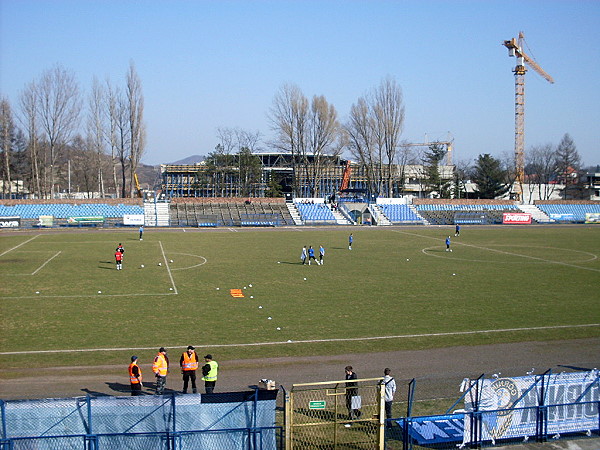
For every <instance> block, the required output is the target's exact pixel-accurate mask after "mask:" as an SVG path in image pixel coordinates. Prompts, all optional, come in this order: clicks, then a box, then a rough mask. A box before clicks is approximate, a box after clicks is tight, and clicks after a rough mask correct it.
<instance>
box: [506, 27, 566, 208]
mask: <svg viewBox="0 0 600 450" xmlns="http://www.w3.org/2000/svg"><path fill="white" fill-rule="evenodd" d="M524 41H525V37H524V35H523V32H522V31H521V32H520V33H519V39H518V40H517V39H515V38H512V39H510V40H508V41H504V43H503V45H504V46H505V47H506V48H507V49H508V56H514V57H516V58H517V64H516V65H515V68H514V69H513V73H514V74H515V181H516V182H517V183H516V190H515V194H516V196H517V197H518V198H517V200H521V194H522V186H523V182H524V180H525V73H526V72H527V68H526V67H525V63H527V65H528V66H529V67H531V68H532V69H533V70H534V71H535V72H537V73H538V74H539V75H541V76H542V77H543V78H545V79H546V81H548V82H549V83H554V79H553V78H552V77H551V76H550V75H548V74H547V73H546V72H545V71H544V69H542V68H541V67H540V66H539V65H538V64H537V63H536V62H535V61H534V60H533V59H532V58H531V57H529V56H528V55H527V54H526V53H525V52H524V51H523V43H524Z"/></svg>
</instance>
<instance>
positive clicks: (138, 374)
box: [129, 356, 142, 395]
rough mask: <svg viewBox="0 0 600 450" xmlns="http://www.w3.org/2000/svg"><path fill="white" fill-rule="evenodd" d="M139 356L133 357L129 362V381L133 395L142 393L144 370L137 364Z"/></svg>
mask: <svg viewBox="0 0 600 450" xmlns="http://www.w3.org/2000/svg"><path fill="white" fill-rule="evenodd" d="M137 359H138V357H137V356H132V357H131V364H129V382H130V383H131V395H141V394H142V370H141V369H140V368H139V366H138V365H137Z"/></svg>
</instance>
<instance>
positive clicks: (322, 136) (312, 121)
mask: <svg viewBox="0 0 600 450" xmlns="http://www.w3.org/2000/svg"><path fill="white" fill-rule="evenodd" d="M308 123H309V126H308V136H307V137H308V139H307V140H308V144H309V145H308V148H309V150H310V152H311V153H312V156H313V161H312V164H307V167H306V170H307V173H308V182H309V186H310V191H311V196H312V197H316V196H318V195H319V194H320V192H319V185H320V181H321V179H322V177H323V172H324V170H325V168H326V162H327V161H331V159H332V158H331V156H336V155H339V154H340V153H341V151H342V147H341V145H339V143H340V141H339V137H340V123H339V122H338V119H337V111H336V109H335V107H334V106H333V105H331V104H329V103H328V102H327V100H326V99H325V97H324V96H322V95H321V96H316V95H315V96H314V97H313V99H312V102H311V109H310V116H309V120H308Z"/></svg>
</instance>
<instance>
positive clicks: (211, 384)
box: [202, 354, 219, 394]
mask: <svg viewBox="0 0 600 450" xmlns="http://www.w3.org/2000/svg"><path fill="white" fill-rule="evenodd" d="M212 358H213V357H212V355H211V354H208V355H206V356H205V357H204V361H206V364H204V365H203V366H202V375H204V376H203V377H202V379H203V380H204V389H205V391H206V393H207V394H212V393H213V392H214V390H215V384H217V373H218V371H219V364H217V362H216V361H213V359H212Z"/></svg>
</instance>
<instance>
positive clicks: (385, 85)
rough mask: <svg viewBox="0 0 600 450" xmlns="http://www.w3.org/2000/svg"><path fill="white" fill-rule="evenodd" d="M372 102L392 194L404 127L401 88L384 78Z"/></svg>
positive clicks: (391, 79)
mask: <svg viewBox="0 0 600 450" xmlns="http://www.w3.org/2000/svg"><path fill="white" fill-rule="evenodd" d="M373 98H374V104H373V106H372V109H373V112H374V114H375V119H376V124H377V130H378V131H377V133H378V135H380V138H379V139H378V140H379V141H380V142H381V144H382V147H383V153H384V154H385V162H386V164H387V166H388V170H387V173H386V178H387V186H388V188H387V191H388V195H389V196H390V197H391V196H392V191H393V189H392V185H393V178H392V167H393V165H394V162H395V161H394V160H395V157H396V149H397V147H398V143H399V139H400V135H401V134H402V129H403V128H404V104H403V99H402V89H401V88H400V86H399V85H398V84H397V83H396V81H395V80H394V79H393V78H391V77H387V78H385V79H384V80H383V81H382V82H381V84H380V85H379V87H378V88H377V90H376V91H375V93H374V96H373Z"/></svg>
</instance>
